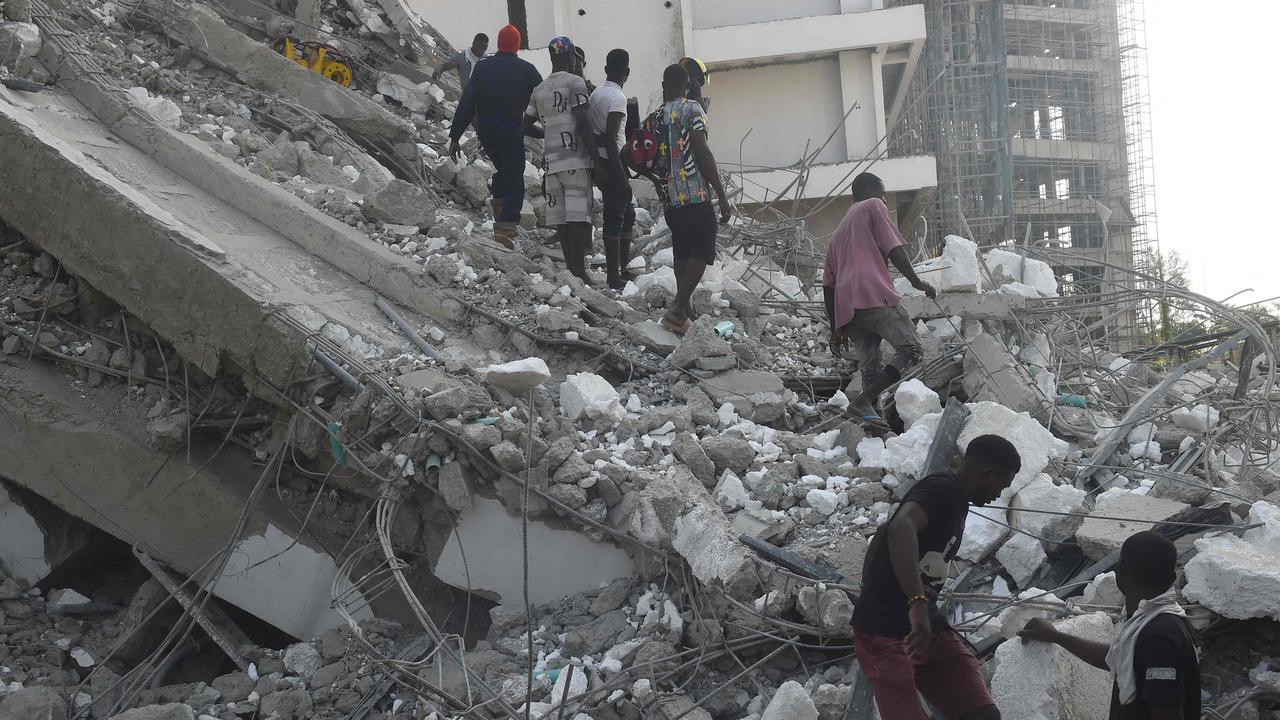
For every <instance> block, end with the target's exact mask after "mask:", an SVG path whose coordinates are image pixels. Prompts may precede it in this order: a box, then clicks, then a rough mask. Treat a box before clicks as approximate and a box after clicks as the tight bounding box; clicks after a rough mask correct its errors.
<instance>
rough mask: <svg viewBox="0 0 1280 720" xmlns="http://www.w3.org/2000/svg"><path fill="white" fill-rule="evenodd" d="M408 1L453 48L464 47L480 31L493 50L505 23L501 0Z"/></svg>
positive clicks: (496, 46)
mask: <svg viewBox="0 0 1280 720" xmlns="http://www.w3.org/2000/svg"><path fill="white" fill-rule="evenodd" d="M408 5H409V8H410V9H412V10H413V11H415V12H417V13H418V14H419V15H421V16H422V19H423V20H426V21H427V22H429V23H431V25H432V27H434V28H435V29H436V30H438V31H439V32H440V34H441V35H444V37H445V39H446V40H448V41H449V42H450V43H452V44H453V46H454V47H456V48H464V47H468V46H469V45H471V38H473V37H475V36H476V33H481V32H482V33H484V34H485V35H488V36H489V52H497V50H498V30H500V29H502V26H503V25H506V24H507V3H506V2H505V1H504V0H462V1H461V2H459V0H408Z"/></svg>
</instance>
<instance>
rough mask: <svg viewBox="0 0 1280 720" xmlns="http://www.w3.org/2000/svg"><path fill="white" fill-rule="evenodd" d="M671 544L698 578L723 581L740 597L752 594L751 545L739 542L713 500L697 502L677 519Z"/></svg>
mask: <svg viewBox="0 0 1280 720" xmlns="http://www.w3.org/2000/svg"><path fill="white" fill-rule="evenodd" d="M702 494H703V495H704V496H705V494H706V493H705V492H704V493H702ZM671 545H672V547H674V548H675V550H676V552H678V553H680V555H681V556H683V557H684V559H685V560H687V561H688V562H689V569H690V570H691V571H692V572H693V575H694V577H696V578H698V580H701V581H702V582H704V583H721V584H722V585H723V586H724V588H725V590H726V591H727V592H728V593H729V594H731V595H734V596H736V597H743V596H744V595H746V594H749V593H750V591H751V590H752V589H753V588H754V587H755V585H756V580H755V573H754V571H753V568H754V565H753V564H752V561H751V557H750V555H749V552H748V550H747V546H746V545H743V544H742V543H741V542H739V541H738V536H737V534H736V533H735V532H734V530H733V526H732V525H731V524H730V523H729V520H728V519H727V518H725V516H724V514H723V513H721V512H720V510H719V509H718V508H714V507H712V506H711V504H710V503H707V504H698V505H695V506H694V507H693V509H692V510H690V511H688V512H687V513H685V514H684V515H681V516H680V517H679V518H678V519H677V520H676V522H675V537H673V538H672V540H671Z"/></svg>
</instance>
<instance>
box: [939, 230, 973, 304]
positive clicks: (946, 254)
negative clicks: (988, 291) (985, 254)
mask: <svg viewBox="0 0 1280 720" xmlns="http://www.w3.org/2000/svg"><path fill="white" fill-rule="evenodd" d="M944 242H945V243H946V244H945V246H944V247H943V248H942V256H941V258H940V259H941V261H942V264H943V267H942V279H941V282H940V284H939V287H938V290H940V291H942V292H968V293H976V292H979V291H980V290H981V289H982V275H981V274H979V272H978V245H977V243H975V242H973V241H971V240H966V239H964V238H962V237H960V236H959V235H948V236H947V237H946V239H945V241H944Z"/></svg>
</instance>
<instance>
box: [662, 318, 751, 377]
mask: <svg viewBox="0 0 1280 720" xmlns="http://www.w3.org/2000/svg"><path fill="white" fill-rule="evenodd" d="M715 322H716V321H715V319H714V318H713V317H710V316H704V317H701V318H699V319H698V320H696V321H695V322H694V323H693V325H692V326H691V327H690V328H689V332H688V333H686V334H685V336H684V339H683V340H681V341H680V344H679V345H677V346H676V349H675V350H674V351H672V353H671V355H670V356H668V358H667V361H668V362H670V363H671V365H672V366H673V367H676V368H679V369H681V370H683V369H686V368H690V367H693V365H694V364H696V363H697V362H698V360H700V359H705V358H711V357H728V358H733V363H734V364H735V365H736V364H737V356H736V355H734V353H733V346H732V345H730V344H729V342H728V341H727V340H725V339H724V338H722V337H720V336H719V335H718V334H716V330H715Z"/></svg>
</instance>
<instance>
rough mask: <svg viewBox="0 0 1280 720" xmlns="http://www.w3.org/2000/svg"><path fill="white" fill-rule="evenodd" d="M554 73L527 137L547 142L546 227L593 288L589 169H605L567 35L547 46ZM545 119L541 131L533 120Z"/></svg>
mask: <svg viewBox="0 0 1280 720" xmlns="http://www.w3.org/2000/svg"><path fill="white" fill-rule="evenodd" d="M547 50H548V51H549V52H550V53H551V70H552V73H551V74H550V75H548V76H547V79H546V80H543V81H542V83H541V84H540V85H538V86H537V87H535V88H534V89H533V94H532V95H531V96H530V98H529V108H528V109H527V110H526V111H525V133H526V134H528V135H530V136H532V137H541V138H543V143H542V147H543V153H544V155H545V159H546V162H547V174H546V176H545V177H544V178H543V189H544V193H545V196H546V200H547V225H550V226H552V227H554V228H556V235H557V237H558V238H559V239H560V249H561V250H562V251H563V252H564V262H565V265H566V266H567V267H568V268H569V272H571V273H573V274H574V275H576V276H577V277H578V278H579V279H580V280H582V281H583V282H584V283H588V284H590V282H591V279H590V277H589V276H588V275H587V266H586V259H587V251H588V250H589V249H590V247H591V233H592V227H591V170H592V168H593V167H596V166H601V167H602V166H603V165H604V161H603V159H601V158H599V157H598V156H597V154H596V142H595V136H594V135H593V134H592V132H591V119H590V118H589V117H588V112H589V109H590V108H589V99H590V96H589V94H588V92H587V83H586V81H584V80H583V79H582V78H581V77H580V76H578V75H575V74H574V73H573V69H574V64H575V63H576V62H577V56H576V55H574V52H573V42H572V41H570V40H569V38H567V37H563V36H562V37H557V38H553V39H552V40H551V42H550V43H549V44H548V45H547ZM535 121H541V122H542V127H541V128H538V127H536V126H534V125H533V122H535Z"/></svg>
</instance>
